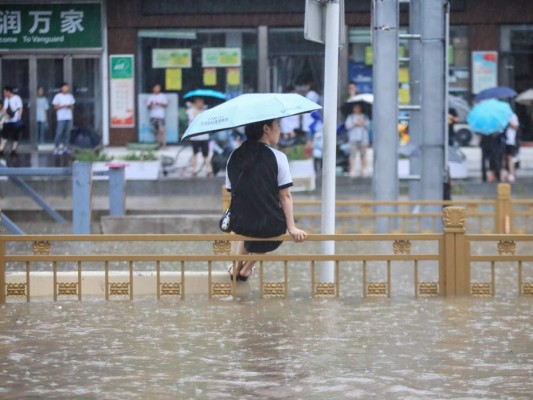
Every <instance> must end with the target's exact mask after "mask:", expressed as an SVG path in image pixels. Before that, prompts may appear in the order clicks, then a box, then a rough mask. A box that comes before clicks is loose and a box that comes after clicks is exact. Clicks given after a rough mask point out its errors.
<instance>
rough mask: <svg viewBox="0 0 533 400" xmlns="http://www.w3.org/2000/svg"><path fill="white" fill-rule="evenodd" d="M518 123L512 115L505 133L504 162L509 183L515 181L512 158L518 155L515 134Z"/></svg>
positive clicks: (516, 118)
mask: <svg viewBox="0 0 533 400" xmlns="http://www.w3.org/2000/svg"><path fill="white" fill-rule="evenodd" d="M519 126H520V123H519V122H518V116H517V115H516V114H515V113H513V115H511V118H510V119H509V125H508V126H507V130H506V131H505V161H506V164H507V172H508V175H507V180H508V181H509V182H510V183H513V182H514V181H515V179H516V178H515V166H514V158H515V157H516V155H517V154H518V142H517V140H516V134H517V131H518V127H519Z"/></svg>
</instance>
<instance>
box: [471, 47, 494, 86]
mask: <svg viewBox="0 0 533 400" xmlns="http://www.w3.org/2000/svg"><path fill="white" fill-rule="evenodd" d="M495 86H498V52H496V51H473V52H472V93H474V94H478V93H479V92H481V91H482V90H485V89H488V88H491V87H495Z"/></svg>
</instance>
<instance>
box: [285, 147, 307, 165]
mask: <svg viewBox="0 0 533 400" xmlns="http://www.w3.org/2000/svg"><path fill="white" fill-rule="evenodd" d="M283 152H284V153H285V155H286V156H287V158H288V159H289V161H297V160H307V159H308V158H309V156H306V155H305V145H304V144H298V145H296V146H291V147H287V148H285V149H283Z"/></svg>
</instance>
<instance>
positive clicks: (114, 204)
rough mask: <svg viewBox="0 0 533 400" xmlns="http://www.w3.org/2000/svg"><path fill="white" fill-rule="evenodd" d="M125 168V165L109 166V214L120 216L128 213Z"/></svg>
mask: <svg viewBox="0 0 533 400" xmlns="http://www.w3.org/2000/svg"><path fill="white" fill-rule="evenodd" d="M124 170H125V166H124V165H111V166H109V215H115V216H120V215H124V214H125V213H126V195H125V193H126V187H125V184H124V182H125V179H124V176H125V174H124Z"/></svg>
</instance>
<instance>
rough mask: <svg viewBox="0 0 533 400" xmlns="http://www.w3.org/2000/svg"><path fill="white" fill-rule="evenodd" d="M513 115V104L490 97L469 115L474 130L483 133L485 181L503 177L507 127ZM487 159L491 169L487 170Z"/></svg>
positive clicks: (469, 122) (482, 171) (481, 141)
mask: <svg viewBox="0 0 533 400" xmlns="http://www.w3.org/2000/svg"><path fill="white" fill-rule="evenodd" d="M512 115H513V110H512V109H511V106H510V105H509V104H508V103H506V102H504V101H500V100H496V99H488V100H483V101H481V102H480V103H478V104H476V105H475V106H474V108H472V111H470V113H469V114H468V116H467V119H466V120H467V122H468V124H469V125H470V127H471V128H472V130H473V131H474V132H476V133H478V134H480V135H481V137H480V147H481V174H482V179H483V182H486V181H488V182H493V181H494V180H495V179H497V180H498V181H499V180H500V179H501V174H502V163H503V157H504V153H505V129H506V128H507V125H508V124H509V120H510V118H511V116H512ZM487 161H488V162H489V171H488V172H487V166H486V164H487Z"/></svg>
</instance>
